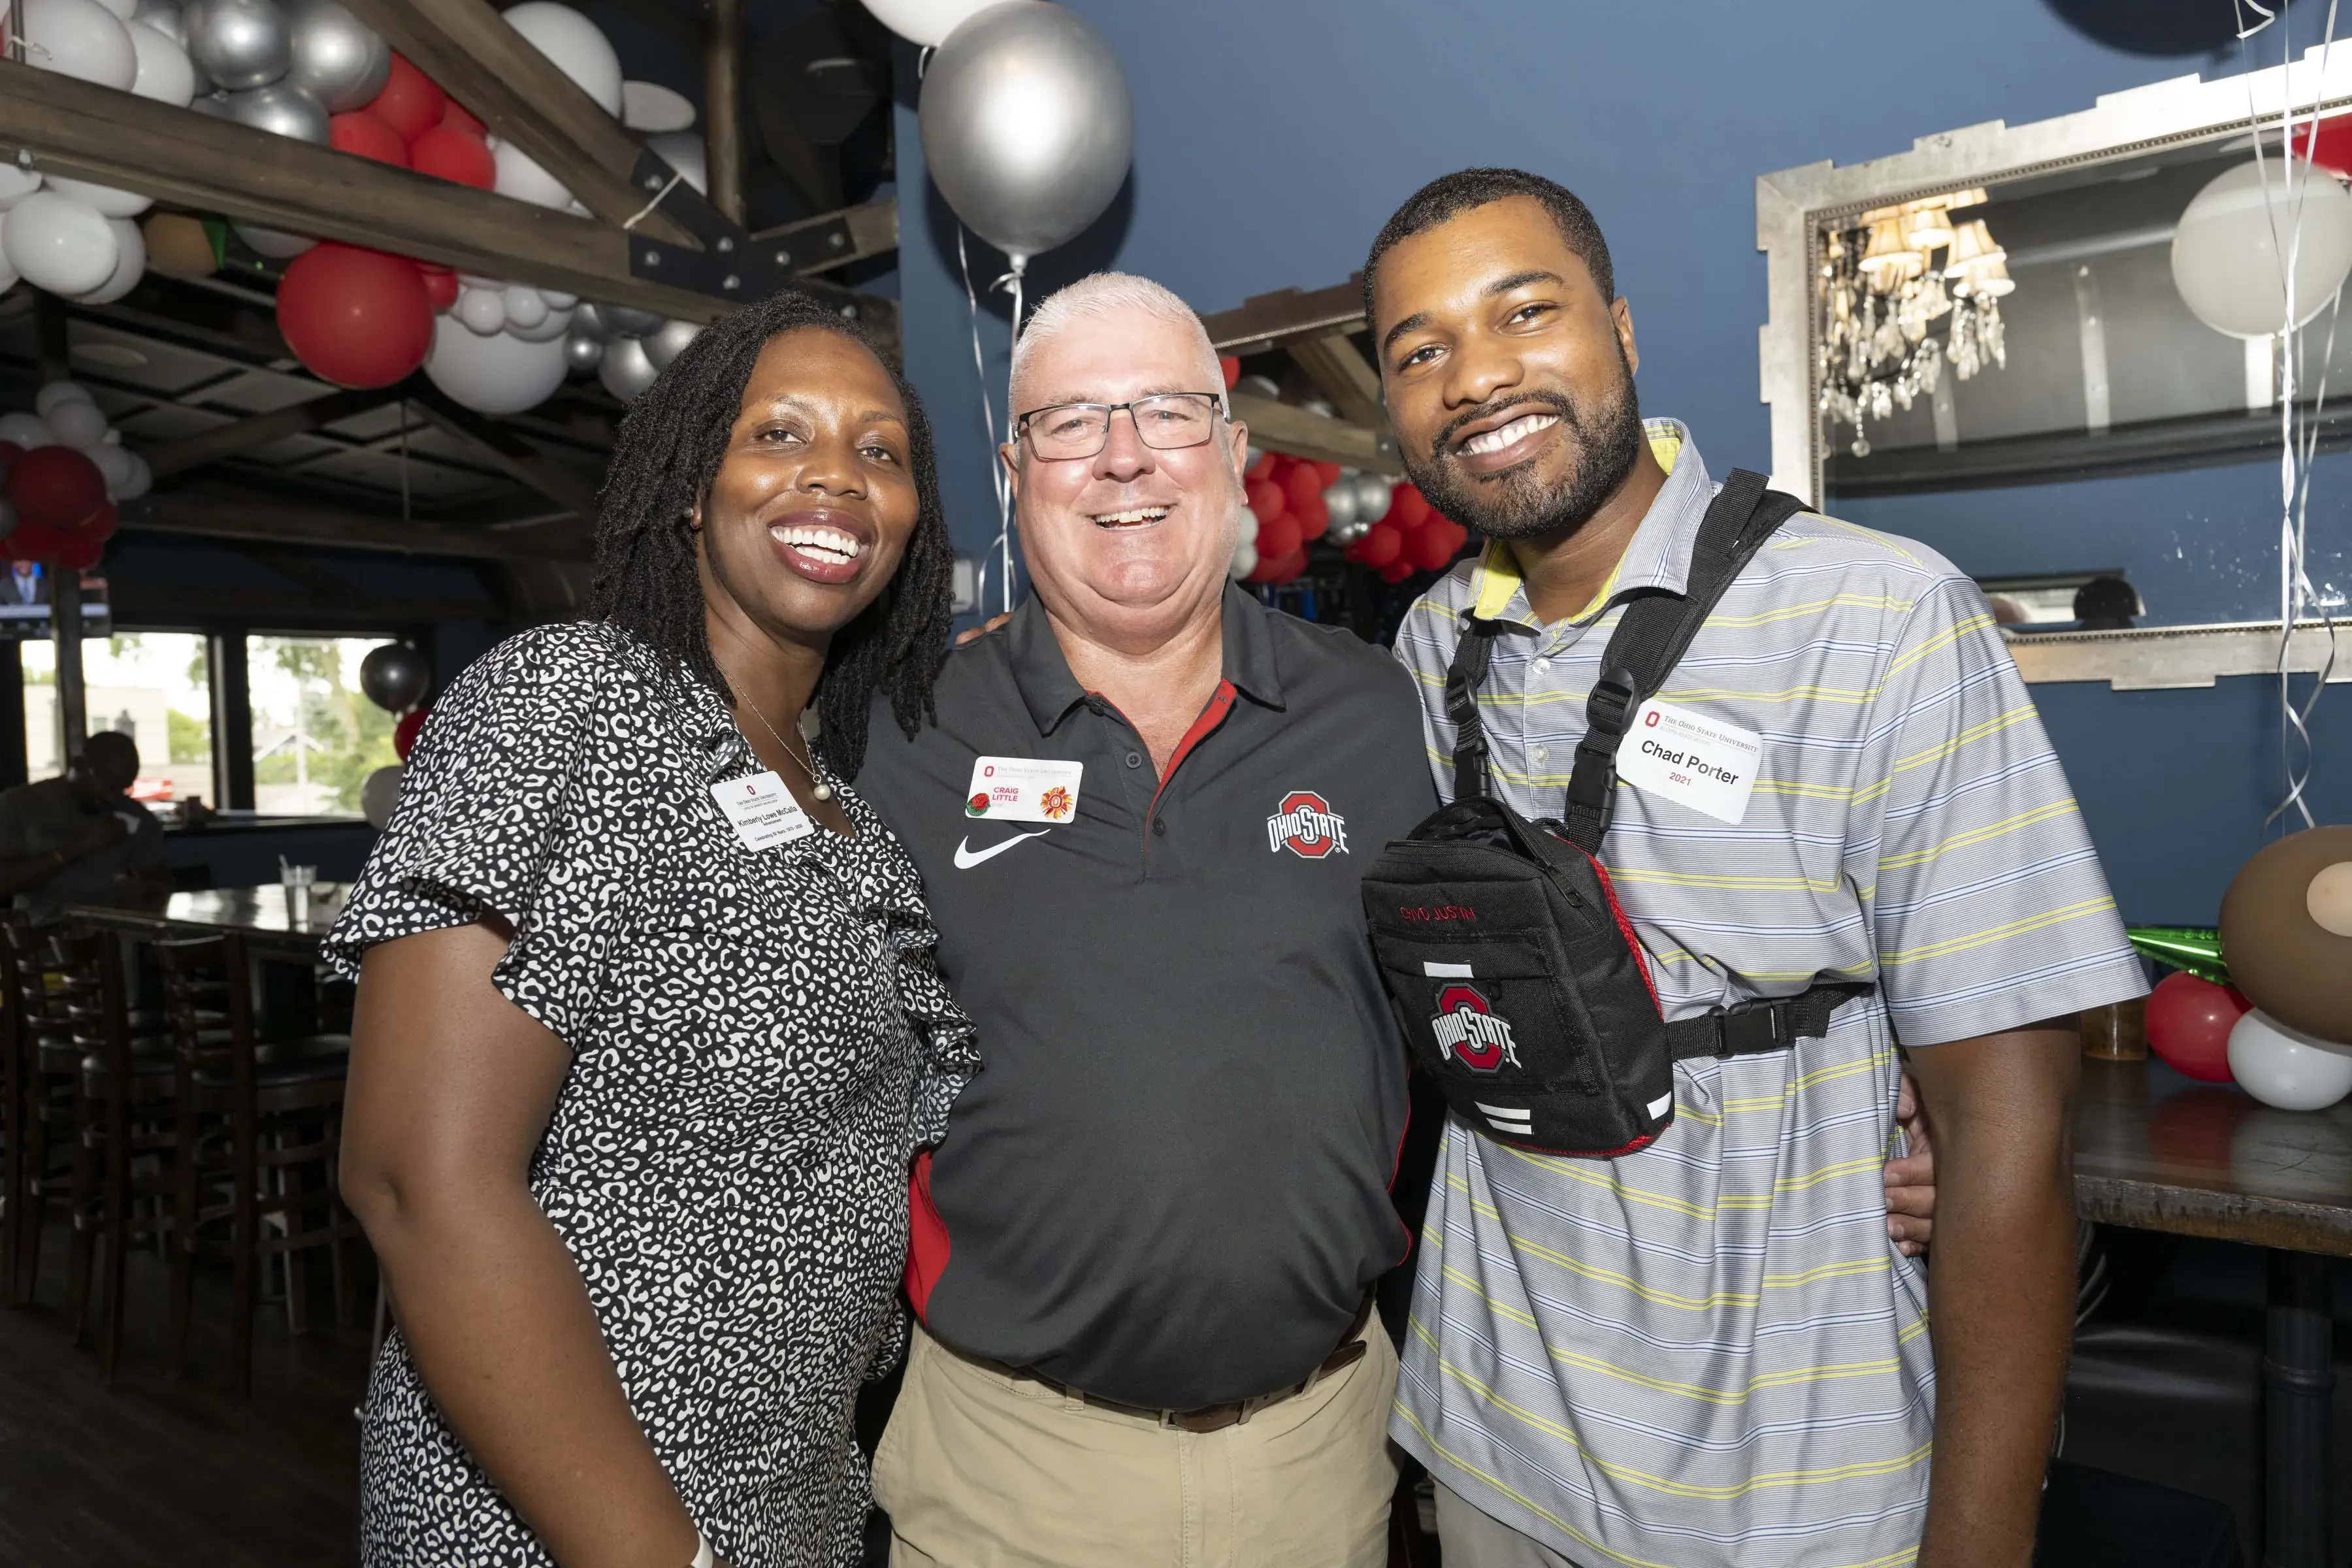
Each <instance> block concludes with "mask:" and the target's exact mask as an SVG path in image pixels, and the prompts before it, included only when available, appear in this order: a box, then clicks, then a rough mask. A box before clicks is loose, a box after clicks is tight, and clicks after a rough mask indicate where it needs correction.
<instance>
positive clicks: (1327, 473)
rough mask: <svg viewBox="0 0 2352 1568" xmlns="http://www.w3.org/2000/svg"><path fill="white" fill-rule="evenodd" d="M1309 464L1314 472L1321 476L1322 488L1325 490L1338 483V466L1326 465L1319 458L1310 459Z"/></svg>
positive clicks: (1333, 464) (1334, 464) (1335, 464)
mask: <svg viewBox="0 0 2352 1568" xmlns="http://www.w3.org/2000/svg"><path fill="white" fill-rule="evenodd" d="M1309 462H1310V463H1311V465H1312V466H1313V468H1314V469H1315V471H1316V472H1317V473H1318V474H1320V475H1322V476H1323V488H1324V489H1330V488H1331V487H1332V486H1333V485H1336V484H1338V483H1339V464H1337V463H1327V462H1325V461H1324V460H1323V459H1322V458H1310V459H1309Z"/></svg>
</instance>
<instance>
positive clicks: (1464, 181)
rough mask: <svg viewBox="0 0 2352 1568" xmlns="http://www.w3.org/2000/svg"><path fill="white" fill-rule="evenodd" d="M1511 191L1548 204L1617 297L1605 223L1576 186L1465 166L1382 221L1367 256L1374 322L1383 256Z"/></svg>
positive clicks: (1564, 235) (1606, 295) (1604, 287)
mask: <svg viewBox="0 0 2352 1568" xmlns="http://www.w3.org/2000/svg"><path fill="white" fill-rule="evenodd" d="M1509 196H1532V197H1534V198H1535V199H1536V200H1537V201H1538V202H1540V203H1541V204H1543V209H1544V211H1546V212H1548V213H1549V214H1551V221H1552V222H1553V223H1555V224H1557V225H1558V226H1559V237H1560V238H1561V239H1563V240H1565V241H1567V242H1568V247H1569V249H1570V250H1572V251H1574V252H1576V256H1577V259H1578V260H1580V261H1581V262H1583V263H1584V269H1585V270H1586V271H1587V272H1590V273H1591V274H1592V281H1593V282H1594V283H1595V284H1597V285H1599V287H1600V289H1601V299H1603V300H1615V299H1616V298H1617V278H1616V274H1615V273H1614V272H1613V271H1612V269H1611V268H1610V265H1609V242H1608V241H1607V240H1605V239H1603V238H1601V226H1600V224H1598V223H1596V222H1594V221H1593V217H1592V209H1591V207H1588V206H1586V205H1584V203H1583V202H1581V201H1580V200H1579V199H1578V198H1577V195H1576V193H1575V192H1574V191H1571V190H1570V189H1569V188H1568V187H1567V186H1566V185H1563V184H1560V183H1559V181H1557V180H1547V179H1545V178H1544V177H1543V176H1542V175H1541V174H1528V172H1527V171H1526V170H1525V169H1461V170H1457V171H1455V172H1454V173H1453V174H1441V175H1439V176H1438V177H1437V178H1436V179H1433V180H1432V181H1430V182H1429V184H1425V185H1423V186H1422V187H1421V189H1419V190H1417V191H1415V192H1413V194H1412V195H1409V196H1407V197H1406V198H1405V200H1404V205H1402V206H1401V207H1399V208H1397V210H1396V211H1395V212H1394V213H1392V214H1391V215H1390V216H1389V221H1388V222H1387V223H1386V224H1384V225H1382V226H1381V233H1380V237H1379V238H1378V239H1375V240H1373V241H1372V253H1371V254H1370V256H1367V257H1366V258H1364V320H1365V321H1366V322H1367V323H1370V321H1371V320H1372V279H1373V278H1374V277H1375V276H1376V275H1377V274H1378V273H1379V270H1380V265H1381V257H1383V256H1386V255H1387V254H1388V253H1389V251H1390V250H1391V248H1393V247H1395V246H1396V245H1398V244H1399V243H1400V242H1402V241H1403V240H1408V239H1411V238H1412V237H1413V236H1414V235H1416V234H1419V233H1420V232H1421V231H1422V230H1423V229H1428V228H1435V227H1436V226H1438V225H1439V224H1442V223H1444V222H1446V221H1447V220H1448V219H1450V218H1454V217H1457V216H1460V215H1461V214H1463V213H1465V212H1468V211H1469V210H1470V209H1471V208H1472V207H1483V206H1485V205H1486V204H1487V203H1489V202H1499V201H1502V200H1504V199H1505V198H1507V197H1509ZM1377 333H1378V329H1377V328H1375V335H1377Z"/></svg>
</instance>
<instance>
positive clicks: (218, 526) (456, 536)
mask: <svg viewBox="0 0 2352 1568" xmlns="http://www.w3.org/2000/svg"><path fill="white" fill-rule="evenodd" d="M121 526H122V529H123V531H125V532H132V533H155V534H170V535H175V536H178V537H182V538H191V537H193V538H199V539H236V540H250V541H254V542H259V543H264V544H316V545H325V546H329V547H331V548H335V549H342V550H383V551H393V552H398V553H400V554H403V555H450V556H457V557H460V558H463V559H468V560H478V561H505V560H526V561H538V560H553V561H585V560H587V559H588V534H587V531H586V530H585V529H583V528H582V527H581V526H580V525H579V524H578V523H577V522H575V521H572V519H570V518H565V519H562V521H552V522H539V523H535V524H532V525H530V526H527V527H518V528H512V529H490V528H485V527H480V526H459V525H457V524H452V523H446V522H425V521H406V522H404V521H401V520H400V519H398V518H396V517H385V516H382V515H379V514H377V513H374V512H365V511H359V510H350V509H339V508H336V507H332V506H322V505H320V504H319V503H317V502H315V501H308V500H293V499H291V498H289V497H286V496H279V495H272V494H269V493H268V492H267V491H264V490H257V489H247V488H245V487H243V486H230V485H218V484H207V485H203V486H188V487H185V488H183V489H176V490H159V491H157V492H156V493H155V494H154V495H152V496H151V497H149V498H148V499H147V500H145V501H142V502H140V503H137V504H136V505H134V506H132V507H126V508H125V509H124V511H123V518H122V525H121Z"/></svg>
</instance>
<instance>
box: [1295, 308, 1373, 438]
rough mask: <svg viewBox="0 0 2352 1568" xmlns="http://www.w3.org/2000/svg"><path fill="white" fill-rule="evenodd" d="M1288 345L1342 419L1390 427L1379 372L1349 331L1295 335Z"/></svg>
mask: <svg viewBox="0 0 2352 1568" xmlns="http://www.w3.org/2000/svg"><path fill="white" fill-rule="evenodd" d="M1287 346H1288V348H1289V350H1290V357H1291V358H1292V359H1293V360H1295V361H1297V364H1298V368H1299V369H1301V370H1303V371H1305V372H1306V373H1307V379H1308V380H1310V381H1312V382H1313V383H1314V384H1316V385H1317V386H1318V387H1320V388H1321V389H1322V391H1323V395H1324V396H1326V397H1328V398H1329V399H1330V400H1331V406H1332V407H1334V408H1336V409H1338V410H1339V417H1340V418H1342V419H1345V420H1346V421H1347V422H1348V423H1349V424H1350V425H1360V426H1364V428H1366V429H1367V430H1386V429H1387V428H1388V425H1389V411H1388V405H1386V404H1385V403H1382V402H1381V376H1380V373H1379V372H1378V371H1376V370H1374V369H1373V368H1372V367H1371V366H1370V364H1369V363H1366V362H1365V360H1364V356H1363V354H1362V353H1360V352H1359V351H1358V350H1357V348H1356V345H1355V344H1354V343H1353V342H1350V341H1349V337H1348V334H1347V333H1345V332H1326V333H1324V334H1322V335H1321V336H1319V337H1312V338H1295V339H1293V340H1292V341H1291V342H1290V343H1289V344H1288V345H1287Z"/></svg>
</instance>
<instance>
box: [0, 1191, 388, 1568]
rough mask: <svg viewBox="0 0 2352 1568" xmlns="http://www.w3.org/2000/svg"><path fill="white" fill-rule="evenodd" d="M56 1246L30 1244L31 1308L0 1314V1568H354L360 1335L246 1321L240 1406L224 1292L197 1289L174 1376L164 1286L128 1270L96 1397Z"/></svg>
mask: <svg viewBox="0 0 2352 1568" xmlns="http://www.w3.org/2000/svg"><path fill="white" fill-rule="evenodd" d="M65 1240H66V1237H65V1236H64V1234H63V1233H62V1232H60V1231H56V1230H52V1231H51V1233H50V1234H49V1236H48V1237H47V1243H46V1244H45V1245H44V1247H43V1248H42V1268H41V1279H40V1282H39V1290H38V1295H37V1300H36V1304H35V1305H34V1306H33V1307H31V1308H29V1309H27V1310H19V1311H10V1310H4V1309H0V1564H5V1565H7V1568H16V1565H17V1564H23V1565H25V1568H33V1565H36V1564H38V1565H41V1568H47V1565H48V1564H52V1563H107V1564H110V1565H116V1568H150V1565H152V1568H195V1565H202V1568H265V1565H267V1568H285V1565H291V1564H302V1565H304V1568H310V1565H313V1564H322V1565H336V1564H343V1563H352V1562H355V1561H356V1560H357V1557H358V1551H357V1545H356V1542H357V1523H356V1521H357V1508H358V1503H357V1499H358V1493H359V1423H358V1422H357V1421H356V1420H355V1419H354V1418H353V1417H352V1406H353V1405H356V1404H357V1403H358V1401H359V1396H360V1392H361V1389H362V1386H363V1385H364V1384H365V1382H366V1375H367V1352H368V1330H367V1325H366V1324H365V1323H364V1322H362V1323H359V1324H355V1325H353V1326H352V1327H349V1328H344V1329H338V1328H337V1327H336V1326H335V1325H334V1323H333V1321H332V1317H331V1313H332V1307H331V1300H330V1299H329V1297H328V1292H327V1291H326V1290H325V1289H324V1288H323V1279H321V1281H320V1288H319V1289H313V1290H312V1291H311V1293H310V1294H311V1300H312V1303H313V1310H314V1311H315V1312H318V1313H319V1314H320V1317H321V1318H323V1320H324V1321H314V1322H313V1325H312V1327H311V1331H310V1333H309V1334H307V1335H305V1336H303V1337H301V1338H299V1339H297V1338H293V1337H291V1336H289V1334H288V1333H287V1331H286V1318H285V1314H284V1311H283V1310H282V1309H280V1308H278V1307H276V1306H275V1305H270V1306H265V1307H264V1309H263V1310H261V1311H260V1312H259V1313H257V1317H256V1324H255V1337H254V1372H253V1398H252V1401H251V1403H250V1404H249V1405H239V1404H238V1403H237V1402H236V1399H235V1398H234V1397H233V1396H232V1395H231V1394H230V1392H229V1381H228V1339H227V1331H226V1322H227V1315H228V1314H227V1289H226V1285H227V1282H226V1279H224V1278H220V1277H218V1276H212V1277H206V1278H205V1279H201V1280H200V1283H199V1290H198V1295H197V1301H196V1316H195V1331H194V1334H193V1335H192V1336H191V1343H190V1354H189V1367H188V1374H187V1376H186V1377H185V1378H183V1379H174V1378H173V1377H172V1376H171V1374H170V1372H169V1369H168V1366H167V1358H166V1353H165V1350H166V1347H165V1338H164V1323H165V1321H166V1319H165V1311H164V1274H163V1266H162V1264H161V1262H160V1261H159V1260H158V1259H157V1258H154V1257H153V1256H152V1254H142V1255H140V1256H136V1257H134V1258H131V1269H130V1273H131V1284H130V1289H129V1290H128V1292H127V1294H126V1297H125V1300H126V1305H127V1307H128V1312H127V1315H126V1319H125V1324H126V1344H125V1348H124V1353H123V1357H122V1365H121V1372H120V1373H119V1375H118V1376H117V1378H116V1381H115V1384H114V1385H113V1386H112V1387H111V1388H104V1387H101V1386H100V1384H99V1380H98V1357H97V1353H96V1352H95V1351H94V1350H86V1349H77V1348H75V1347H74V1345H73V1344H72V1342H71V1341H70V1339H69V1337H68V1332H67V1325H66V1321H65V1312H64V1302H65V1295H66V1287H65V1272H66V1271H65V1252H66V1248H65Z"/></svg>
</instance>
